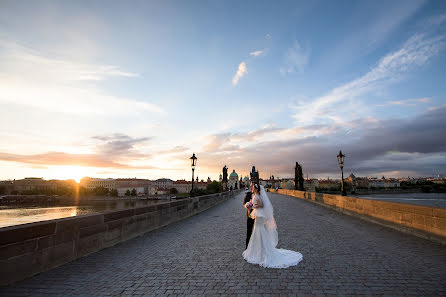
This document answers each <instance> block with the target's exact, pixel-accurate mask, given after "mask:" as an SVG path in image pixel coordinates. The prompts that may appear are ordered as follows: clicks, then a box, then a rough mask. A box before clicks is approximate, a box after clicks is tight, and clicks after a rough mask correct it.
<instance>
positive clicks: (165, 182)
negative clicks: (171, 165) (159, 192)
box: [152, 178, 173, 190]
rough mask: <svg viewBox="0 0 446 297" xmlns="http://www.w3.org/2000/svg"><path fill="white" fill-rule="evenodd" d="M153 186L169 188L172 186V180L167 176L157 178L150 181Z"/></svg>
mask: <svg viewBox="0 0 446 297" xmlns="http://www.w3.org/2000/svg"><path fill="white" fill-rule="evenodd" d="M152 184H153V186H154V187H155V188H166V189H169V190H170V189H171V188H172V187H173V180H171V179H169V178H159V179H157V180H155V181H153V182H152Z"/></svg>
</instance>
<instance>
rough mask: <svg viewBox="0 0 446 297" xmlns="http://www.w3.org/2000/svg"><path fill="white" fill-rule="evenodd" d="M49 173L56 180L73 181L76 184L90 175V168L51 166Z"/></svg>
mask: <svg viewBox="0 0 446 297" xmlns="http://www.w3.org/2000/svg"><path fill="white" fill-rule="evenodd" d="M49 171H50V172H51V175H52V176H55V177H56V178H57V179H61V180H66V179H74V180H75V181H76V182H78V183H79V182H80V180H81V179H82V178H83V177H85V176H88V175H89V174H90V175H91V170H90V168H89V167H83V166H51V167H50V168H49Z"/></svg>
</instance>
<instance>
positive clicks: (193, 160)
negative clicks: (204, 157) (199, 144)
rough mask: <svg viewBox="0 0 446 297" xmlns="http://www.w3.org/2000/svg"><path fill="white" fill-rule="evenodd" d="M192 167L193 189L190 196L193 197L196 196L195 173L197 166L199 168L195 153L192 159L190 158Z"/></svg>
mask: <svg viewBox="0 0 446 297" xmlns="http://www.w3.org/2000/svg"><path fill="white" fill-rule="evenodd" d="M190 166H191V167H192V189H191V190H190V196H191V197H192V196H193V195H194V194H193V192H194V171H195V166H197V157H195V153H193V154H192V157H190Z"/></svg>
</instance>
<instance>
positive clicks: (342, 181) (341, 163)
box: [337, 150, 346, 196]
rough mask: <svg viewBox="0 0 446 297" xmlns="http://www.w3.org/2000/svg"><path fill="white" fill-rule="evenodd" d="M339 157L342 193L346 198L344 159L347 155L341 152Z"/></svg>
mask: <svg viewBox="0 0 446 297" xmlns="http://www.w3.org/2000/svg"><path fill="white" fill-rule="evenodd" d="M337 157H338V163H339V167H341V192H342V196H345V195H346V193H345V188H344V158H345V155H344V154H342V151H341V150H340V151H339V155H338V156H337Z"/></svg>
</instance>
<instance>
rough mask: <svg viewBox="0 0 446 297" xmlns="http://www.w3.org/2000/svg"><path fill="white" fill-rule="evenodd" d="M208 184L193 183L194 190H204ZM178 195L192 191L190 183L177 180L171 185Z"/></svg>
mask: <svg viewBox="0 0 446 297" xmlns="http://www.w3.org/2000/svg"><path fill="white" fill-rule="evenodd" d="M207 185H208V182H194V189H201V190H206V187H207ZM172 187H173V188H175V189H177V191H178V193H189V192H190V191H191V189H192V182H191V181H186V180H184V179H180V180H177V181H175V182H174V183H173V185H172Z"/></svg>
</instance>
